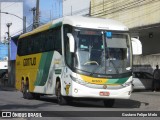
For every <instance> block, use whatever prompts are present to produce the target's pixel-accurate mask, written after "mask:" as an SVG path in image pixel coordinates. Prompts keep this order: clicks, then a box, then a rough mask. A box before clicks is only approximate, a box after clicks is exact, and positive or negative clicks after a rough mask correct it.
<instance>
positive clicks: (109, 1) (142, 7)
mask: <svg viewBox="0 0 160 120" xmlns="http://www.w3.org/2000/svg"><path fill="white" fill-rule="evenodd" d="M91 16H93V17H102V18H110V19H115V20H118V21H120V22H122V23H124V24H125V25H126V26H128V27H129V29H130V32H131V35H132V37H138V38H139V39H140V41H141V42H142V55H140V56H134V64H135V65H140V66H150V67H151V68H153V69H155V66H156V65H157V64H158V65H160V56H159V55H160V54H159V53H160V47H159V44H160V1H159V0H91ZM147 69H148V68H147ZM153 69H152V71H151V72H153Z"/></svg>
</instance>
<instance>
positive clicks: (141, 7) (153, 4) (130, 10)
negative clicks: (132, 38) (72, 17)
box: [91, 0, 160, 28]
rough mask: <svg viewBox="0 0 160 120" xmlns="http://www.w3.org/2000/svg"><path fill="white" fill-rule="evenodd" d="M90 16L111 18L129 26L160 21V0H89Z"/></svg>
mask: <svg viewBox="0 0 160 120" xmlns="http://www.w3.org/2000/svg"><path fill="white" fill-rule="evenodd" d="M91 16H95V17H103V18H111V19H115V20H118V21H121V22H123V23H124V24H125V25H127V26H128V27H129V28H134V27H138V26H145V25H150V24H155V23H159V22H160V19H159V18H160V0H91Z"/></svg>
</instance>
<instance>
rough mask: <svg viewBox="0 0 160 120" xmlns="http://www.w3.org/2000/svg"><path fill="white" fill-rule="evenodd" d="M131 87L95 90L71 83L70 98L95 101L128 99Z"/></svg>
mask: <svg viewBox="0 0 160 120" xmlns="http://www.w3.org/2000/svg"><path fill="white" fill-rule="evenodd" d="M131 92H132V85H129V86H127V87H123V88H121V89H96V88H89V87H86V86H84V85H81V84H78V83H76V82H74V81H72V97H78V98H97V99H99V98H100V99H129V98H130V96H131Z"/></svg>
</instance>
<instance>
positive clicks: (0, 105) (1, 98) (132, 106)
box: [0, 89, 160, 120]
mask: <svg viewBox="0 0 160 120" xmlns="http://www.w3.org/2000/svg"><path fill="white" fill-rule="evenodd" d="M0 110H1V111H20V112H21V111H41V112H42V111H52V112H51V113H52V115H53V116H54V114H55V117H57V116H58V118H54V119H59V120H63V119H69V120H72V119H73V118H74V119H77V120H80V118H81V117H83V119H85V120H90V119H92V120H97V119H104V120H106V117H103V116H102V117H100V118H98V117H95V116H96V113H100V112H103V113H105V111H106V113H108V114H116V111H121V113H119V114H122V113H123V111H125V112H124V113H126V112H127V113H128V112H133V111H139V112H140V111H160V92H150V91H143V92H142V91H141V92H133V93H132V96H131V99H130V100H116V101H115V104H114V106H113V108H105V107H104V105H103V102H102V101H96V102H93V101H74V102H73V103H72V104H70V105H66V106H60V105H58V104H57V100H56V98H55V97H53V96H52V97H48V96H45V97H41V99H40V100H26V99H24V98H23V97H22V93H21V92H19V91H12V90H3V89H0ZM53 111H54V112H53ZM57 111H65V112H64V114H66V111H67V112H68V111H69V112H68V113H69V115H70V114H71V117H67V118H66V117H63V116H65V115H63V112H62V113H61V114H58V113H57ZM75 111H81V112H82V113H83V112H85V114H86V115H89V117H85V116H81V115H80V116H79V117H74V116H73V117H72V112H73V114H76V112H75ZM88 111H90V112H88ZM46 113H49V112H46ZM92 115H93V116H94V117H91V116H92ZM60 116H62V117H60ZM97 116H98V114H97ZM112 116H114V115H112ZM115 116H116V115H115ZM107 118H108V117H107ZM130 118H131V119H132V120H134V119H137V117H136V118H135V117H130ZM0 119H1V118H0ZM14 119H15V118H14ZM19 119H21V120H23V119H33V118H19ZM34 119H35V118H34ZM40 119H44V118H37V120H40ZM47 119H52V118H49V117H47V118H45V120H47ZM81 119H82V118H81ZM108 119H109V118H108ZM110 119H113V117H111V118H110ZM114 119H117V120H122V119H124V118H123V117H116V118H114ZM127 119H129V118H127ZM139 119H141V120H143V118H142V117H141V118H139ZM147 119H151V118H148V117H147V118H145V120H147ZM153 119H157V120H158V119H159V118H157V117H156V118H153ZM16 120H17V118H16Z"/></svg>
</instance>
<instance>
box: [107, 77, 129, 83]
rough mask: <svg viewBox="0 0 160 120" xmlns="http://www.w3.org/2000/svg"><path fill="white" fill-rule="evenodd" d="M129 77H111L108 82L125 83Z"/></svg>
mask: <svg viewBox="0 0 160 120" xmlns="http://www.w3.org/2000/svg"><path fill="white" fill-rule="evenodd" d="M128 79H129V77H127V78H120V79H109V80H108V81H107V82H106V84H124V83H125V82H126V81H127V80H128Z"/></svg>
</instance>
